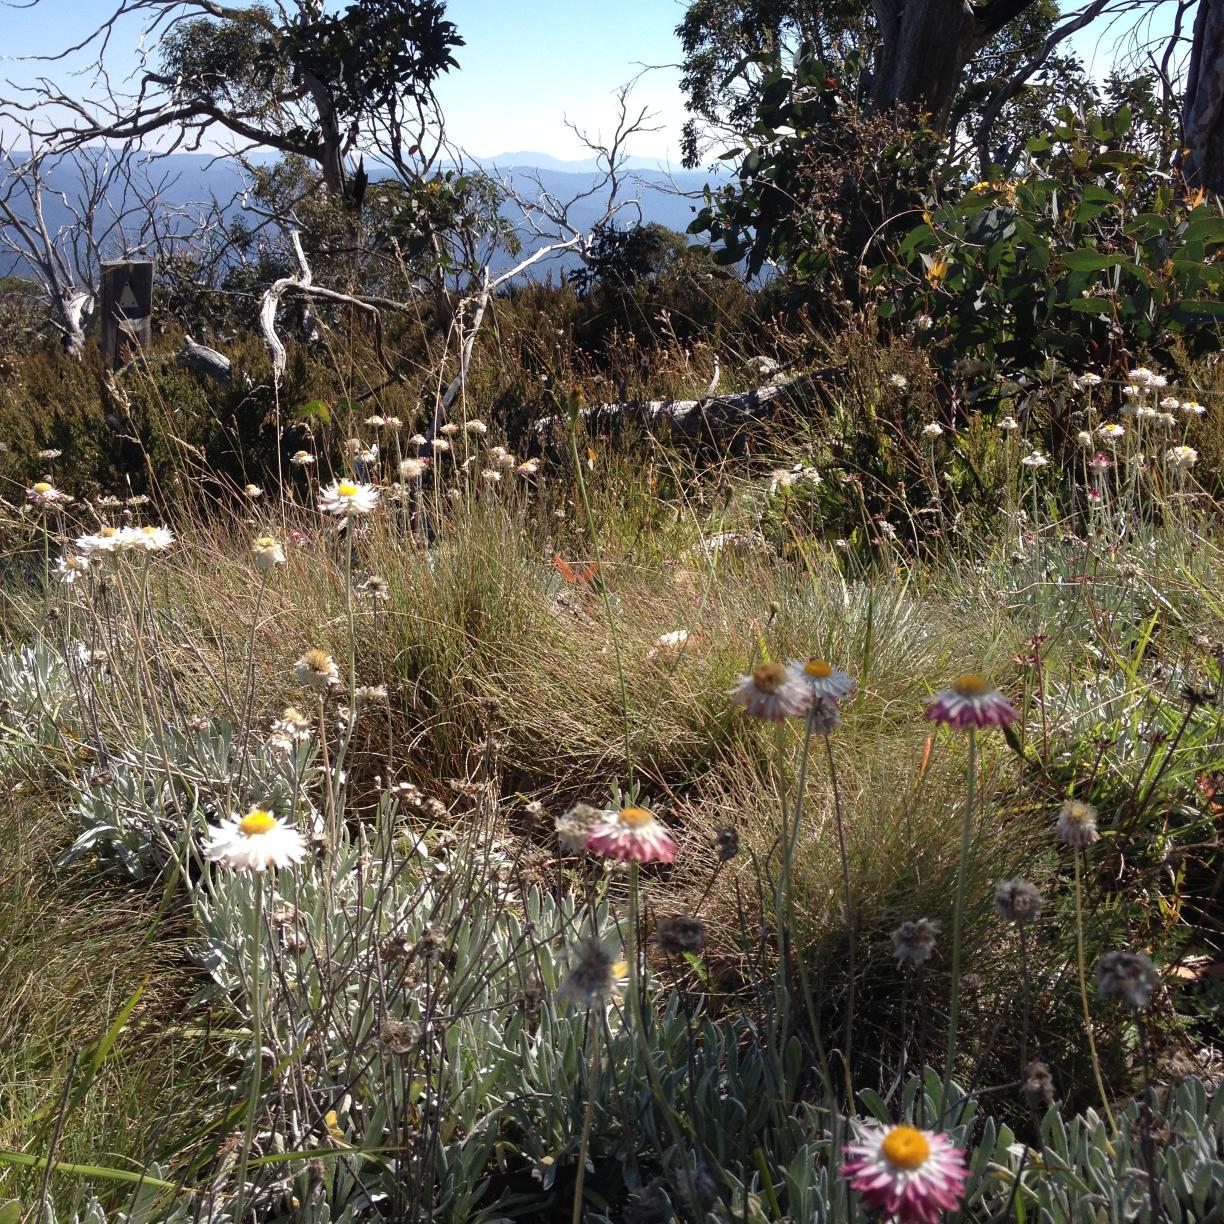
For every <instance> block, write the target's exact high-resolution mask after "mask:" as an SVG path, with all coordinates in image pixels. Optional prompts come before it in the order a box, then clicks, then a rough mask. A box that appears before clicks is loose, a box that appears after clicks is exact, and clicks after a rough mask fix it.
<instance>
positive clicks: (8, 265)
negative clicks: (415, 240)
mask: <svg viewBox="0 0 1224 1224" xmlns="http://www.w3.org/2000/svg"><path fill="white" fill-rule="evenodd" d="M96 155H100V153H99V154H96ZM26 156H28V155H26V154H21V153H15V152H13V153H11V152H8V151H5V150H0V173H3V171H4V170H6V169H7V168H8V166H9V165H10V164H13V163H20V162H21V161H23V160H25V158H26ZM137 156H138V159H139V160H138V162H137V165H136V174H135V176H134V177H135V178H136V179H138V180H146V179H147V180H148V181H149V182H151V183H153V184H155V185H156V186H157V187H158V198H159V200H160V202H161V205H162V209H161V211H162V214H163V217H164V219H165V220H166V221H167V224H166V225H165V228H166V229H167V230H168V231H169V232H171V233H174V232H176V231H177V232H179V233H181V234H182V236H183V237H184V238H186V237H188V236H189V235H190V234H191V232H192V231H193V229H194V224H193V222H192V220H191V216H190V214H192V213H195V212H199V211H202V210H201V209H199V208H193V205H196V206H199V205H207V204H209V202H210V201H211V200H216V201H217V202H218V203H219V204H221V205H222V209H223V212H224V214H225V216H226V217H227V218H228V219H234V218H237V217H240V216H242V215H243V213H244V211H245V210H244V208H243V204H242V192H243V189H244V187H245V186H246V185H247V180H246V178H245V176H244V174H243V172H242V170H241V168H240V167H239V166H238V164H237V163H236V162H235V161H234V160H233V158H230V157H222V156H217V155H215V154H204V153H172V154H166V155H162V156H158V155H156V154H140V155H137ZM252 160H259V161H267V162H269V163H270V162H272V161H273V160H274V159H273V158H271V157H267V158H252ZM474 165H476V166H478V167H480V168H481V169H483V170H484V171H485V172H486V173H487V174H489V175H490V177H492V178H494V179H499V180H504V181H507V182H509V183H510V185H511V186H512V187H513V188H514V189H515V190H516V191H517V192H519V194H520V195H522V196H523V197H524V198H525V199H527V200H530V199H532V198H533V197H534V196H535V195H538V193H539V190H540V188H539V187H537V186H536V183H535V180H537V179H538V181H539V183H540V184H541V185H542V187H543V189H544V190H545V191H547V192H548V193H549V194H551V195H552V196H554V197H555V198H556V199H558V200H562V201H564V200H569V199H572V198H573V197H575V196H577V195H580V194H581V193H583V192H587V191H590V190H591V189H592V188H594V187H595V185H596V184H597V183H598V182H599V180H600V178H601V177H602V175H600V173H599V171H598V169H597V167H596V164H595V162H594V161H589V162H563V161H559V160H557V159H556V158H553V157H549V156H547V155H546V154H542V153H510V154H505V155H503V156H500V157H495V158H484V159H477V160H476V161H475V162H474ZM367 168H368V169H369V172H370V176H371V178H374V179H377V178H379V177H380V174H379V168H378V167H377V165H375V164H371V163H367ZM442 168H443V169H453V168H454V167H453V166H444V167H442ZM624 175H625V179H626V181H625V182H624V184H623V186H622V191H621V195H622V198H623V199H625V200H633V199H637V200H639V201H640V204H641V222H642V224H644V225H645V224H649V223H650V222H656V223H657V224H659V225H663V226H666V227H667V228H668V229H672V230H677V231H679V232H680V233H684V232H685V230H687V229H688V227H689V223H690V222H691V221H692V219H693V217H694V215H695V213H696V209H697V208H699V207H700V206H701V201H700V195H699V193H700V191H701V189H702V188H703V187H704V186H705V185H706V184H707V183H711V184H715V183H717V182H718V181H719V179H718V176H717V174H709V173H707V172H705V171H692V170H676V171H668V170H666V169H660V168H659V166H658V163H655V162H647V161H645V160H642V159H634V160H633V161H631V162H630V163H629V165H628V167H627V169H626V170H625V171H624ZM630 180H631V181H630ZM44 181H45V185H46V190H45V191H44V194H43V212H44V216H45V219H46V222H47V226H48V228H49V230H50V231H51V233H52V234H54V233H55V232H56V231H58V230H60V229H62V228H64V227H67V226H69V225H71V224H72V223H73V220H74V217H73V212H72V209H71V207H70V204H69V203H66V202H65V200H64V198H63V197H64V196H66V197H67V198H68V201H71V200H72V199H73V198H74V197H76V196H77V195H79V193H80V190H81V182H80V172H79V170H78V168H77V167H76V165H75V164H74V163H73V162H72V160H71V159H68V158H64V159H61V160H60V161H58V162H56V161H51V162H50V163H46V164H45V165H44ZM682 193H690V194H691V193H697V195H698V198H697V199H696V200H693V199H688V198H685V195H684V194H682ZM135 199H136V197H135V196H134V195H133V194H132V192H131V189H130V188H128V187H126V186H125V184H124V183H123V181H122V180H120V181H118V182H116V183H115V184H114V185H113V187H112V188H111V190H110V192H109V193H108V195H107V208H106V209H105V210H104V212H105V213H108V214H110V216H112V217H113V216H114V215H118V214H119V213H121V212H122V211H123V210H124V208H125V206H126V205H128V204H131V203H133V202H134V201H135ZM602 199H603V197H602V195H601V194H598V195H594V196H592V197H591V198H589V199H584V200H581V201H579V202H578V203H577V204H576V205H575V206H574V207H573V209H572V210H571V213H570V216H571V219H572V221H573V222H574V224H575V225H576V226H578V227H579V228H581V229H584V230H585V229H589V228H590V226H591V225H592V224H593V223H594V222H595V220H596V219H597V218H598V217H599V216H600V215H601V213H602V211H603V203H602ZM15 203H16V205H17V207H16V211H17V212H18V214H19V215H21V214H22V213H23V208H22V204H23V201H22V200H21V197H20V195H18V196H17V197H16V198H15ZM24 203H25V205H26V207H25V209H24V211H28V201H26V202H24ZM176 214H183V215H181V216H179V217H177V218H176ZM503 215H504V216H505V217H506V218H507V219H508V220H510V221H511V222H512V223H514V224H516V225H517V223H518V222H519V219H520V218H519V214H518V210H517V208H515V207H514V206H513V205H512V204H508V205H506V206H504V208H503ZM108 219H109V218H108ZM637 219H638V210H637V209H636V208H633V207H630V208H626V209H624V210H623V211H622V212H621V214H620V215H619V217H618V223H619V224H622V225H632V224H633V223H634V222H635V221H637ZM103 224H105V221H104V223H103ZM520 238H521V241H522V244H523V254H530V253H531V251H532V250H533V249H534V248H535V247H537V246H541V245H544V243H545V242H546V241H547V240H546V239H541V238H539V237H537V236H535V235H533V234H530V233H527V232H523V231H521V228H520ZM109 246H110V247H112V248H113V249H107V250H105V251H104V255H105V256H106V257H108V258H117V257H119V256H122V255H123V254H124V251H123V250H122V240H121V239H120V238H119V237H118V236H116V237H115V238H114V240H113V241H112V242H111V243H110V244H109ZM510 262H511V260H510V258H509V257H508V256H507V255H506V254H505V253H504V252H499V253H498V255H496V256H495V257H494V260H493V264H492V270H493V271H494V272H498V271H500V270H502V269H503V268H505V267H507V266H509V264H510ZM578 262H579V261H578V259H577V257H576V256H574V255H563V256H560V257H559V258H557V259H556V260H550V261H547V262H546V263H545V264H544V265H543V266H541V267H540V268H538V269H537V270H536V271H535V273H534V274H535V275H536V276H540V275H543V274H544V273H545V272H546V270H547V269H552V270H553V272H554V275H555V274H556V272H557V270H558V269H565V270H570V269H572V268H574V267H575V266H576V265H577V264H578ZM22 271H23V269H22V266H21V261H20V260H19V259H18V257H17V256H15V255H13V254H12V253H11V252H8V251H0V276H9V275H13V274H18V275H20V274H21V273H22Z"/></svg>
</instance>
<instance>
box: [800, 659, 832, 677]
mask: <svg viewBox="0 0 1224 1224" xmlns="http://www.w3.org/2000/svg"><path fill="white" fill-rule="evenodd" d="M803 670H804V671H805V672H807V674H808V675H809V676H811V677H812V678H813V679H814V680H827V679H828V678H829V677H830V676H831V675H832V674H833V667H832V665H831V664H829V663H826V662H825V661H824V660H823V659H809V660H808V661H807V662H806V663H805V664H804V666H803Z"/></svg>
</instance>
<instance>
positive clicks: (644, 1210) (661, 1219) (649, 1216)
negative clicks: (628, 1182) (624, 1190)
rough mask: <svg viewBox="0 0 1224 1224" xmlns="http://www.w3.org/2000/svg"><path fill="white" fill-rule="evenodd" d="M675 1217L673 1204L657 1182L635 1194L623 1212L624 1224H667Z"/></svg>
mask: <svg viewBox="0 0 1224 1224" xmlns="http://www.w3.org/2000/svg"><path fill="white" fill-rule="evenodd" d="M674 1218H675V1216H674V1213H673V1211H672V1205H671V1203H670V1202H669V1201H668V1198H667V1195H666V1194H665V1193H664V1191H663V1188H662V1186H660V1185H659V1184H658V1183H657V1182H652V1183H651V1184H650V1185H649V1186H646V1187H644V1188H643V1189H641V1190H639V1191H638V1192H637V1193H636V1194H634V1195H633V1196H632V1197H631V1198H630V1199H629V1201H628V1202H627V1203H626V1204H625V1210H624V1212H623V1213H622V1214H621V1219H622V1220H623V1221H624V1224H667V1221H668V1220H671V1219H674Z"/></svg>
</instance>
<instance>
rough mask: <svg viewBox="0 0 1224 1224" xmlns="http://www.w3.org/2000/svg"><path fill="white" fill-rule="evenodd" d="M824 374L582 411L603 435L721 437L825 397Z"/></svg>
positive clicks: (552, 424) (551, 422)
mask: <svg viewBox="0 0 1224 1224" xmlns="http://www.w3.org/2000/svg"><path fill="white" fill-rule="evenodd" d="M826 373H827V372H825V371H813V372H809V373H806V374H797V375H795V376H794V377H792V378H787V379H781V380H778V381H774V382H770V383H766V384H765V385H764V386H761V387H756V388H754V389H753V390H751V391H736V392H732V393H730V394H727V395H710V396H705V397H703V398H701V399H692V400H623V401H620V402H617V403H609V404H595V405H594V406H592V407H590V408H583V409H582V410H581V413H580V415H581V417H582V419H583V421H584V422H585V424H586V426H587V428H588V429H590V430H591V431H592V432H598V431H599V429H600V426H601V425H621V424H625V423H628V422H636V423H638V424H642V425H645V426H646V427H647V428H655V427H658V426H660V425H665V426H667V427H668V428H669V429H672V430H674V431H678V432H680V433H684V434H699V433H707V434H721V433H725V432H726V431H727V430H733V429H738V428H740V427H742V426H744V425H749V424H755V423H758V422H760V421H762V420H766V419H770V418H772V417H774V416H776V415H777V414H778V412H779V411H780V410H781V409H782V408H783V407H791V408H796V407H801V406H802V405H803V404H805V403H806V402H808V401H810V399H811V398H812V396H813V395H817V396H820V395H822V393H823V389H824V386H825V379H826ZM568 424H569V420H568V418H567V417H564V416H560V415H557V416H549V417H544V418H542V419H541V420H539V421H537V422H536V423H535V431H536V433H537V434H540V435H544V434H548V433H552V432H554V431H556V430H558V429H562V428H564V427H565V426H566V425H568Z"/></svg>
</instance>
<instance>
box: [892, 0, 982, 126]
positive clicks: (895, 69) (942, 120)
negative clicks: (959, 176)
mask: <svg viewBox="0 0 1224 1224" xmlns="http://www.w3.org/2000/svg"><path fill="white" fill-rule="evenodd" d="M876 15H877V17H878V18H879V21H880V33H881V47H880V52H879V56H878V58H877V60H876V65H875V76H874V79H873V81H872V87H871V100H872V105H873V106H874V108H875V109H876V110H880V111H883V110H888V109H889V108H891V107H894V106H908V107H912V108H913V109H914V110H916V111H920V112H923V113H925V114H928V115H930V117H931V121H932V122H933V124H934V125H935V126H936V127H938V128H943V127H944V126H945V125H946V124H947V121H948V116H949V113H950V112H951V109H952V99H953V98H954V97H955V95H956V90H957V87H958V86H959V85H960V80H961V76H962V74H963V72H964V68H965V64H966V62H967V60H968V58H969V55H970V54H971V53H972V43H973V36H974V17H973V9H972V7H971V6H969V5H967V4H965V3H964V0H881V2H880V3H878V4H877V5H876Z"/></svg>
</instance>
